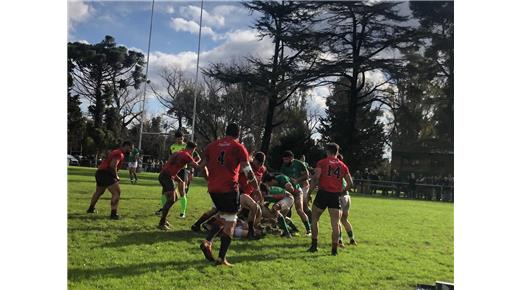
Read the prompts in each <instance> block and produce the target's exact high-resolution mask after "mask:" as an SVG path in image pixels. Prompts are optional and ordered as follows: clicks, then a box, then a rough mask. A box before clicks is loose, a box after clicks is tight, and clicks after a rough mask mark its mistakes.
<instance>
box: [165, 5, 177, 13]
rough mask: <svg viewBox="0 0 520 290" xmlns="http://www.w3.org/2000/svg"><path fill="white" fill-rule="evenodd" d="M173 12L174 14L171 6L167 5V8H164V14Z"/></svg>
mask: <svg viewBox="0 0 520 290" xmlns="http://www.w3.org/2000/svg"><path fill="white" fill-rule="evenodd" d="M174 12H175V9H174V8H173V6H171V5H168V6H167V7H166V13H168V14H173V13H174Z"/></svg>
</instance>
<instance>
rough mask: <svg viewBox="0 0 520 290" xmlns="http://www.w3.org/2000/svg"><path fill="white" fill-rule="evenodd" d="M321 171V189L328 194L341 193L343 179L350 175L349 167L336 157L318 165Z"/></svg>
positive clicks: (324, 160) (322, 161) (323, 160)
mask: <svg viewBox="0 0 520 290" xmlns="http://www.w3.org/2000/svg"><path fill="white" fill-rule="evenodd" d="M316 168H320V169H321V175H320V184H319V188H320V189H322V190H325V191H328V192H341V191H342V190H343V178H344V177H345V176H347V175H348V174H350V172H349V170H348V167H347V165H345V163H343V161H341V160H339V159H338V158H336V157H327V158H324V159H321V160H320V161H318V163H316Z"/></svg>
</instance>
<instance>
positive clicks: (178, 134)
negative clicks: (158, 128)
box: [175, 131, 184, 143]
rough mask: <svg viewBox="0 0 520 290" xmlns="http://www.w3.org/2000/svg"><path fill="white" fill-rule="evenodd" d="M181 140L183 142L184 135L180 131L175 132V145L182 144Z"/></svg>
mask: <svg viewBox="0 0 520 290" xmlns="http://www.w3.org/2000/svg"><path fill="white" fill-rule="evenodd" d="M183 140H184V135H183V134H182V132H181V131H177V132H175V143H182V141H183Z"/></svg>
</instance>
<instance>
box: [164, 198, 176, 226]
mask: <svg viewBox="0 0 520 290" xmlns="http://www.w3.org/2000/svg"><path fill="white" fill-rule="evenodd" d="M174 203H175V201H174V200H173V199H168V201H167V202H166V203H165V204H164V206H163V208H162V216H161V224H163V223H164V222H166V216H168V212H169V211H170V208H171V207H172V205H173V204H174Z"/></svg>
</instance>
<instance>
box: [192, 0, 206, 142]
mask: <svg viewBox="0 0 520 290" xmlns="http://www.w3.org/2000/svg"><path fill="white" fill-rule="evenodd" d="M203 7H204V0H201V1H200V20H199V45H198V49H197V68H196V70H195V95H194V96H193V120H192V122H191V130H192V132H191V141H192V142H193V141H194V140H195V116H196V113H197V94H198V91H199V87H198V85H199V59H200V35H201V32H202V11H203Z"/></svg>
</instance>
